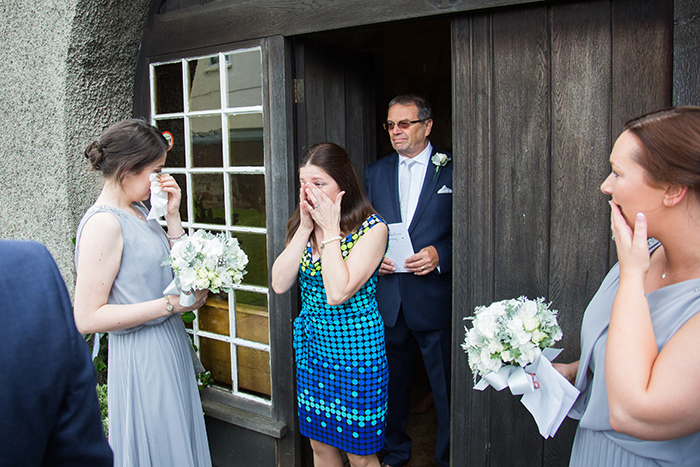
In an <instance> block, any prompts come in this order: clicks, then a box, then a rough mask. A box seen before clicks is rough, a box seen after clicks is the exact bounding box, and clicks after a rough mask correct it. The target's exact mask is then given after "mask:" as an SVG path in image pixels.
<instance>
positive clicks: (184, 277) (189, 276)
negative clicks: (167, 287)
mask: <svg viewBox="0 0 700 467" xmlns="http://www.w3.org/2000/svg"><path fill="white" fill-rule="evenodd" d="M178 279H179V280H180V287H182V290H192V289H193V288H194V286H195V283H196V281H197V274H196V273H195V272H194V269H185V270H183V271H182V272H181V273H180V274H179V275H178Z"/></svg>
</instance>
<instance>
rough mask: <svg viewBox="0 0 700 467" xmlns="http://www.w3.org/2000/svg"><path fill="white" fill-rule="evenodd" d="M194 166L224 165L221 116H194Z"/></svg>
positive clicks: (192, 134) (191, 130)
mask: <svg viewBox="0 0 700 467" xmlns="http://www.w3.org/2000/svg"><path fill="white" fill-rule="evenodd" d="M190 134H191V137H192V167H223V166H224V150H223V148H222V146H221V145H222V142H221V117H219V116H215V117H192V118H191V119H190Z"/></svg>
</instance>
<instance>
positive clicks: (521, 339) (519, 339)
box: [507, 316, 532, 347]
mask: <svg viewBox="0 0 700 467" xmlns="http://www.w3.org/2000/svg"><path fill="white" fill-rule="evenodd" d="M507 329H508V333H509V334H510V336H511V341H512V342H513V346H514V347H519V346H521V345H523V344H525V343H526V342H530V338H531V337H532V336H531V335H530V333H529V332H527V331H526V330H525V326H523V321H522V320H521V319H520V318H518V317H517V316H516V317H515V318H513V319H512V320H511V321H509V322H508V325H507Z"/></svg>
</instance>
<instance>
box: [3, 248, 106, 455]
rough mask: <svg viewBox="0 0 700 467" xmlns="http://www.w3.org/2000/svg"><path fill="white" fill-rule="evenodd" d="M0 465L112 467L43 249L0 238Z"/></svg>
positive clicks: (90, 378) (67, 309)
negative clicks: (0, 301)
mask: <svg viewBox="0 0 700 467" xmlns="http://www.w3.org/2000/svg"><path fill="white" fill-rule="evenodd" d="M0 290H2V293H3V299H2V305H1V307H0V316H2V320H1V323H2V324H0V467H5V466H7V467H15V466H19V465H21V466H31V467H33V466H51V467H61V466H66V467H67V466H79V465H80V466H82V465H84V466H95V467H101V466H105V467H106V466H111V465H112V463H113V459H112V450H111V449H110V447H109V444H107V439H106V438H105V434H104V431H103V430H102V421H101V420H100V407H99V403H98V401H97V393H96V391H95V387H96V385H97V379H96V375H95V367H94V366H93V364H92V361H91V360H90V354H89V351H88V348H87V345H86V344H85V341H84V339H83V337H82V336H81V335H80V333H79V332H78V329H77V328H76V327H75V321H74V320H73V309H72V307H71V303H70V297H69V296H68V291H67V290H66V285H65V283H64V282H63V278H62V277H61V274H60V273H59V271H58V267H57V266H56V263H55V262H54V260H53V258H52V257H51V254H50V253H49V252H48V250H47V249H46V248H45V247H44V246H43V245H41V244H39V243H36V242H26V241H16V240H15V241H10V240H0Z"/></svg>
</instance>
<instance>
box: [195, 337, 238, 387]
mask: <svg viewBox="0 0 700 467" xmlns="http://www.w3.org/2000/svg"><path fill="white" fill-rule="evenodd" d="M199 359H200V360H201V361H202V365H204V368H206V369H207V370H208V371H211V377H212V378H213V379H214V381H216V384H217V385H218V386H223V387H226V388H229V389H231V387H232V386H233V379H232V378H231V345H230V344H229V343H228V342H222V341H217V340H214V339H208V338H206V337H200V338H199Z"/></svg>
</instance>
